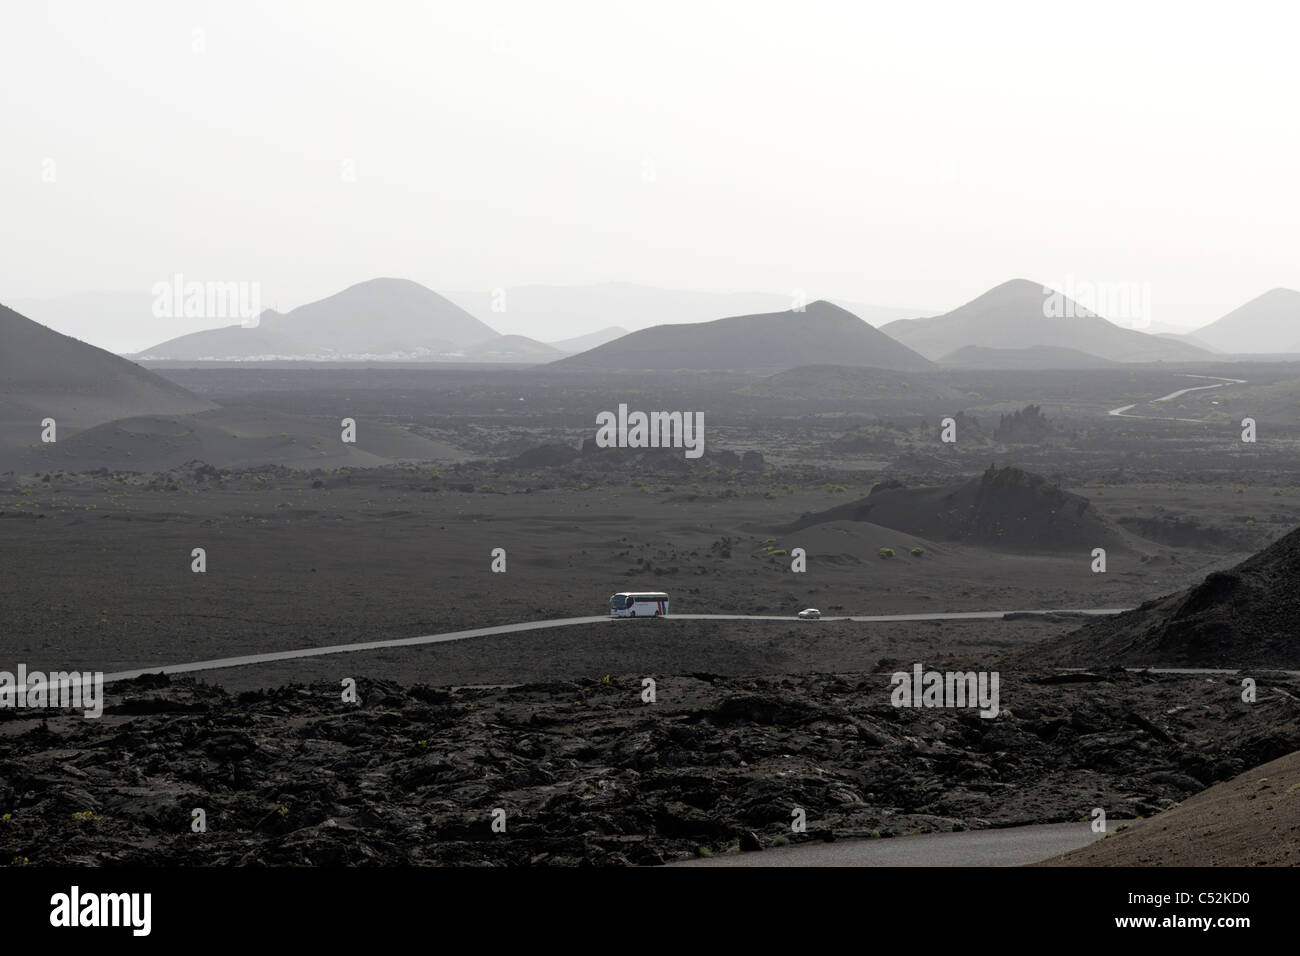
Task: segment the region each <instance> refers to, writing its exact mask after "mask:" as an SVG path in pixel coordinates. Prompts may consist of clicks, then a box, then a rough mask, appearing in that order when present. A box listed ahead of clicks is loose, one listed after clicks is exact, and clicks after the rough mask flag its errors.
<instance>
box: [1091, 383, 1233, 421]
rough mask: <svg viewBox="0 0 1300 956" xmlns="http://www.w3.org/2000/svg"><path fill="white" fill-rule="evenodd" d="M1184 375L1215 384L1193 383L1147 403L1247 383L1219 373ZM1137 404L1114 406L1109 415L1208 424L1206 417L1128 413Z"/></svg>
mask: <svg viewBox="0 0 1300 956" xmlns="http://www.w3.org/2000/svg"><path fill="white" fill-rule="evenodd" d="M1184 377H1185V378H1200V379H1207V380H1211V381H1213V382H1214V384H1213V385H1193V386H1192V387H1191V388H1180V389H1179V390H1178V391H1176V392H1170V393H1169V394H1168V395H1162V396H1160V397H1159V398H1153V399H1151V401H1150V402H1148V403H1147V404H1149V405H1154V404H1155V403H1156V402H1172V401H1173V400H1174V399H1175V398H1181V397H1182V396H1184V395H1186V394H1187V393H1188V392H1203V391H1206V390H1207V389H1211V388H1223V387H1224V386H1225V385H1245V384H1246V379H1244V378H1222V377H1220V376H1218V375H1191V374H1188V375H1186V376H1184ZM1137 406H1138V403H1137V402H1134V403H1133V404H1132V405H1121V406H1120V407H1119V408H1112V409H1111V410H1110V411H1109V412H1107V414H1108V415H1114V416H1115V417H1116V418H1137V419H1141V420H1143V421H1151V422H1193V423H1195V424H1197V425H1204V424H1206V422H1205V420H1204V419H1200V418H1170V417H1167V416H1162V415H1130V414H1129V413H1128V412H1129V409H1131V408H1137Z"/></svg>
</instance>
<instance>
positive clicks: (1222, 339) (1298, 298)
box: [1192, 289, 1300, 352]
mask: <svg viewBox="0 0 1300 956" xmlns="http://www.w3.org/2000/svg"><path fill="white" fill-rule="evenodd" d="M1192 334H1193V335H1194V336H1196V337H1197V338H1198V339H1202V340H1203V341H1205V342H1207V343H1209V344H1210V345H1212V346H1213V347H1214V348H1216V349H1222V350H1223V351H1225V352H1300V292H1297V291H1296V290H1295V289H1273V290H1271V291H1269V292H1265V293H1264V294H1263V295H1261V296H1258V297H1257V298H1254V299H1251V300H1250V301H1249V302H1247V303H1246V304H1245V305H1243V306H1241V307H1240V308H1236V309H1233V310H1232V311H1231V312H1229V313H1228V314H1227V315H1225V316H1224V317H1223V318H1221V319H1218V320H1216V321H1214V322H1211V323H1210V324H1209V325H1207V326H1205V327H1204V328H1200V329H1197V330H1196V331H1195V332H1193V333H1192Z"/></svg>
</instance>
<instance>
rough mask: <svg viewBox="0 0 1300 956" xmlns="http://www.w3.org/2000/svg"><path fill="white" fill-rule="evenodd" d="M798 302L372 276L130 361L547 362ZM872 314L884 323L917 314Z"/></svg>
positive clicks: (618, 286)
mask: <svg viewBox="0 0 1300 956" xmlns="http://www.w3.org/2000/svg"><path fill="white" fill-rule="evenodd" d="M114 301H116V300H114ZM791 302H792V298H791V297H789V296H779V295H767V294H734V295H733V294H717V293H703V292H685V291H678V290H673V289H656V288H652V287H649V286H639V285H633V284H631V283H604V284H600V285H591V286H519V287H515V288H509V289H505V290H497V291H496V292H493V293H464V292H462V293H448V294H446V295H443V294H440V293H437V292H434V291H433V290H431V289H427V288H425V287H424V286H422V285H420V284H419V283H416V282H411V281H410V280H406V279H372V280H370V281H368V282H362V283H358V284H357V285H354V286H351V287H349V288H347V289H345V290H343V291H342V292H340V293H338V294H336V295H333V296H330V297H328V298H326V299H321V300H320V301H318V302H312V303H309V304H307V305H304V306H300V307H299V308H297V309H294V310H293V311H291V312H288V313H283V314H282V313H279V312H277V311H275V310H273V309H268V310H267V311H265V312H263V313H262V314H261V316H260V320H259V322H258V323H257V325H256V326H255V327H251V328H246V327H244V326H242V325H232V326H228V327H225V328H219V329H208V330H203V331H199V332H192V333H189V334H187V335H182V336H179V337H177V338H174V339H169V340H168V341H166V342H162V343H159V344H158V345H154V346H151V347H150V348H147V349H145V350H143V351H141V352H138V353H135V354H134V355H132V356H130V357H131V358H134V359H137V360H140V361H221V362H243V361H286V360H304V361H318V362H319V361H406V362H411V361H416V362H419V361H434V362H480V363H504V364H539V363H544V362H549V361H552V360H554V359H557V358H560V357H562V356H564V355H572V354H576V353H580V352H584V351H586V350H588V349H591V348H596V347H598V346H601V345H604V344H606V343H608V342H610V341H612V340H614V339H617V338H619V337H620V336H623V335H626V334H627V329H628V328H629V327H632V328H637V327H640V326H644V325H659V324H665V323H679V322H697V321H704V320H711V319H716V318H718V317H719V316H721V315H727V314H733V315H734V314H740V311H741V310H743V309H745V308H754V309H755V310H756V311H757V310H758V309H760V308H761V309H762V310H771V309H775V308H779V307H782V306H786V307H788V306H789V305H790V304H791ZM862 308H863V309H864V310H865V311H866V312H867V314H868V315H869V316H870V317H872V318H874V319H875V320H877V321H889V320H891V319H894V318H898V317H899V316H900V315H910V314H913V313H912V312H911V311H910V310H902V309H881V308H877V307H875V306H862ZM60 314H62V313H60ZM498 315H499V316H501V321H502V322H508V323H509V324H510V326H511V327H513V328H520V327H521V326H522V327H528V328H533V329H538V330H543V329H544V330H546V333H545V334H548V335H554V334H555V333H556V332H557V331H559V330H567V329H574V330H578V329H584V330H585V329H590V328H592V326H599V331H595V332H583V333H582V334H579V335H574V336H572V337H571V338H567V339H561V340H559V341H556V342H551V343H546V342H542V341H540V340H539V339H537V338H533V337H529V336H526V335H521V334H510V335H501V334H499V333H498V332H497V331H496V330H494V329H493V328H492V327H491V326H490V325H488V323H487V321H484V320H485V319H488V320H491V319H492V318H493V317H494V316H498Z"/></svg>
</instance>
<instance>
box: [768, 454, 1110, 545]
mask: <svg viewBox="0 0 1300 956" xmlns="http://www.w3.org/2000/svg"><path fill="white" fill-rule="evenodd" d="M829 521H865V522H869V523H871V524H876V525H880V526H881V527H885V528H892V529H894V530H895V531H903V532H906V533H908V534H913V535H917V536H919V537H922V538H928V539H930V540H931V541H958V542H963V543H967V544H974V545H979V546H985V547H995V548H1013V549H1016V550H1021V551H1075V550H1077V551H1080V552H1081V556H1082V557H1086V556H1087V555H1088V554H1089V553H1090V551H1091V549H1092V548H1097V547H1104V548H1108V549H1116V550H1124V549H1126V548H1127V547H1128V543H1127V536H1126V535H1125V533H1124V532H1123V531H1122V530H1120V528H1118V527H1117V526H1116V525H1114V524H1112V523H1111V522H1110V521H1109V520H1108V519H1107V518H1104V517H1102V516H1101V515H1099V514H1097V512H1096V511H1094V510H1093V507H1092V502H1090V501H1088V499H1086V498H1082V497H1080V496H1079V495H1076V494H1073V493H1071V492H1068V491H1064V490H1062V489H1061V488H1058V487H1057V486H1056V485H1054V484H1052V483H1051V482H1049V481H1048V480H1047V479H1046V478H1044V477H1042V476H1041V475H1035V474H1032V473H1030V472H1027V471H1023V470H1022V469H1020V468H1001V469H999V468H997V467H991V468H989V470H988V471H986V472H985V473H984V474H983V475H981V476H980V477H978V478H972V479H970V480H968V481H965V482H960V483H956V484H950V485H939V486H937V487H933V488H907V487H904V486H903V485H902V484H901V483H898V482H886V483H884V484H881V485H877V486H876V487H875V488H873V489H872V490H871V494H870V495H868V496H867V497H866V498H860V499H858V500H857V501H850V502H848V503H847V504H843V505H838V506H836V507H834V508H831V509H829V510H827V511H819V512H815V513H813V514H806V515H804V516H803V517H801V518H799V519H798V520H797V521H795V522H794V523H792V524H791V525H789V526H788V527H786V528H783V529H781V530H782V531H784V532H787V533H788V532H793V531H802V530H803V529H804V528H809V527H812V526H813V525H819V524H825V523H826V522H829Z"/></svg>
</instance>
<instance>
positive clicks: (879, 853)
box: [669, 823, 1101, 866]
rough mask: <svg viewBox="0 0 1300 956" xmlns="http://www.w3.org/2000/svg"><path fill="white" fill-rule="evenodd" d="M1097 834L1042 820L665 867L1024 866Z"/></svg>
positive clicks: (1080, 826)
mask: <svg viewBox="0 0 1300 956" xmlns="http://www.w3.org/2000/svg"><path fill="white" fill-rule="evenodd" d="M1100 836H1101V834H1099V833H1093V832H1092V825H1091V824H1088V823H1042V824H1034V825H1031V826H1023V827H1006V828H1003V829H999V830H963V831H961V832H959V833H918V834H917V835H916V836H905V837H889V838H886V839H882V840H843V841H836V842H835V843H804V844H800V845H799V846H788V847H777V848H773V849H768V850H763V851H761V852H757V853H727V854H725V855H719V856H710V857H700V858H697V859H693V860H682V861H680V862H677V863H670V864H669V866H1024V865H1026V864H1028V863H1037V862H1038V861H1039V860H1046V859H1050V858H1051V857H1054V856H1060V855H1061V854H1063V853H1069V852H1070V851H1071V850H1077V849H1078V848H1079V847H1081V846H1087V845H1088V844H1089V843H1091V842H1093V841H1094V840H1096V839H1098V838H1099V837H1100Z"/></svg>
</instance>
